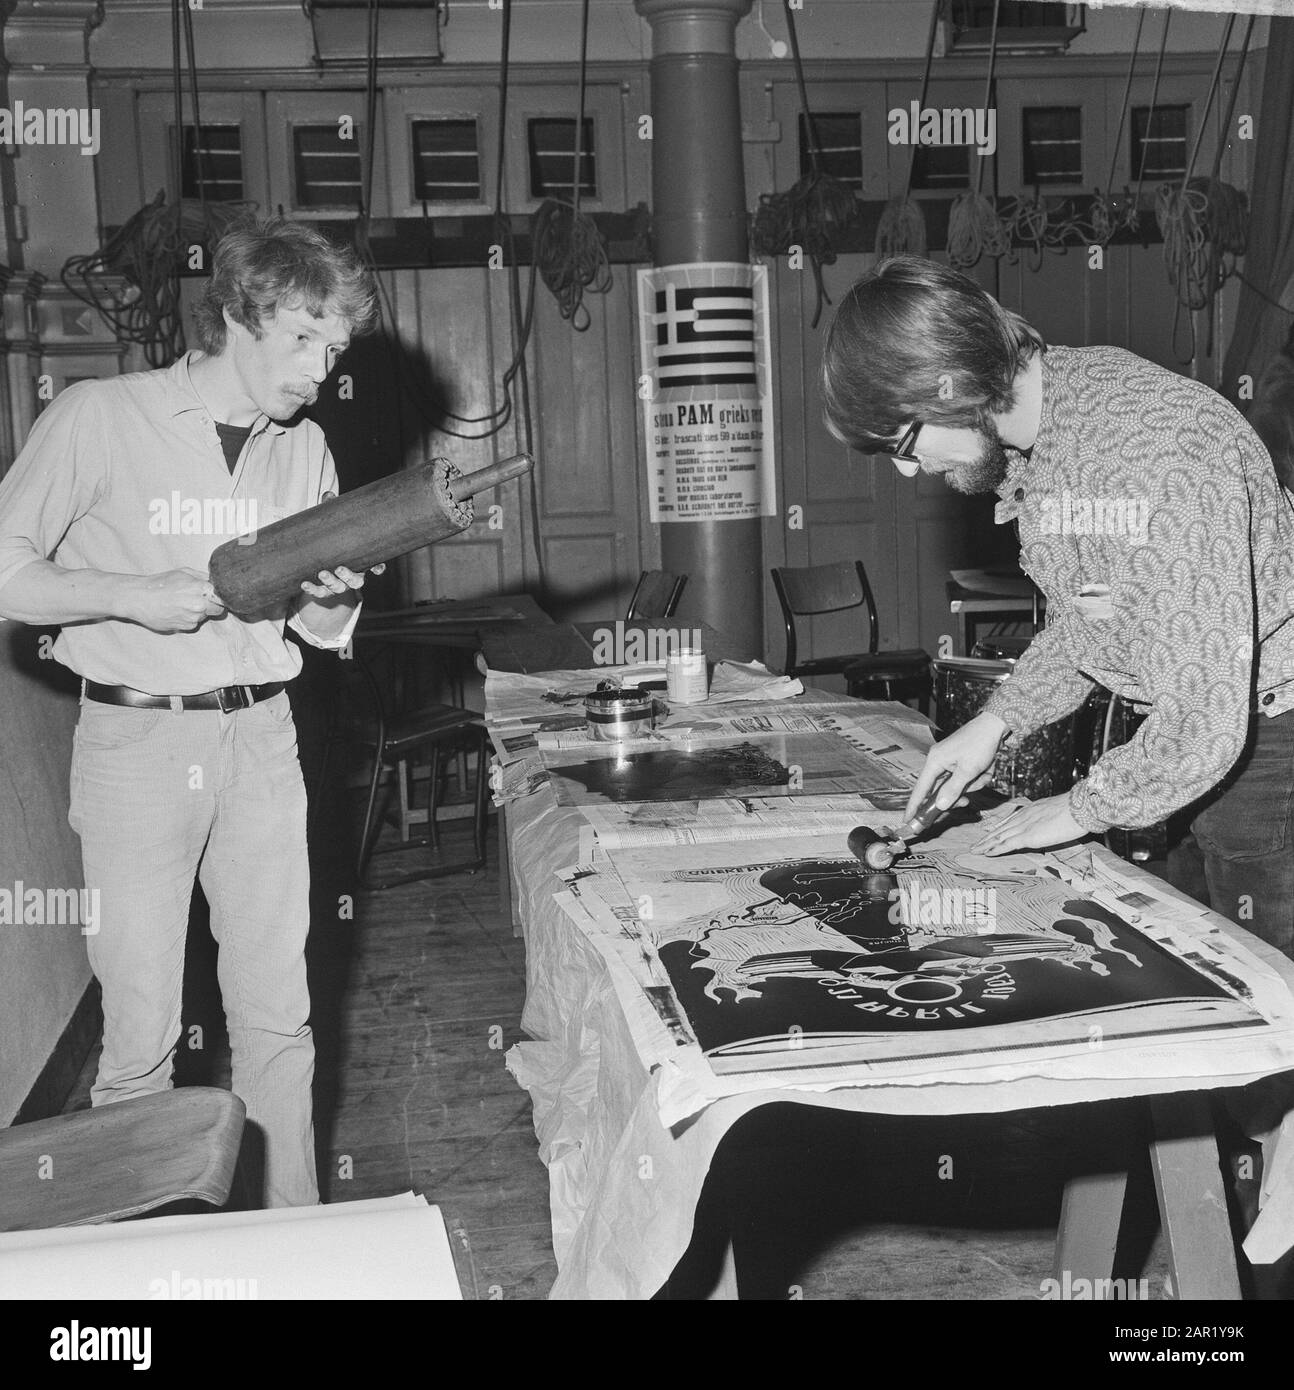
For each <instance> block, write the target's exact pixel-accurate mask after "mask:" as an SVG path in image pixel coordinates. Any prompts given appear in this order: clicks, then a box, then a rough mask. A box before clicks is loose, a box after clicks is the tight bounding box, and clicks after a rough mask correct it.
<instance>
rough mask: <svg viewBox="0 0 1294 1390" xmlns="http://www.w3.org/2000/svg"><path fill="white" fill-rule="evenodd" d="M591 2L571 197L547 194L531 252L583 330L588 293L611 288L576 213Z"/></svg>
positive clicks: (595, 241)
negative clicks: (548, 195) (567, 199)
mask: <svg viewBox="0 0 1294 1390" xmlns="http://www.w3.org/2000/svg"><path fill="white" fill-rule="evenodd" d="M588 53H589V0H584V4H583V8H582V11H581V19H580V87H579V114H578V115H577V116H576V118H575V162H574V170H573V172H572V174H571V201H570V202H569V203H567V202H565V201H563V200H561V199H558V198H545V199H544V201H543V202H542V203H540V205H539V207H538V209H537V210H536V211H535V214H534V216H533V217H532V218H531V219H530V240H531V250H530V254H531V257H532V260H533V262H534V264H535V265H536V266H538V267H539V274H540V276H541V277H542V279H543V282H544V284H545V285H547V286H548V288H549V290H551V291H552V293H553V296H554V298H555V299H556V300H557V310H558V312H559V313H560V314H561V316H562V317H563V318H564V319H569V320H570V322H571V327H572V328H573V329H575V331H576V332H577V333H583V332H584V330H585V329H587V328H588V326H589V324H590V323H591V322H592V319H591V318H590V317H589V311H588V309H587V308H586V307H585V305H584V295H585V292H586V291H589V290H592V292H593V293H594V294H606V293H607V291H608V290H609V289H610V288H611V264H610V262H609V261H608V259H607V246H606V241H605V240H604V238H603V236H602V233H601V232H600V231H599V230H598V225H597V223H596V222H595V221H594V220H593V219H592V218H591V217H590V216H588V214H587V213H582V212H581V211H580V194H581V192H582V186H583V182H584V179H583V170H582V168H581V166H582V164H583V162H584V103H585V95H586V92H587V87H588Z"/></svg>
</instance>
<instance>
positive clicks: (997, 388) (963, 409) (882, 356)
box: [822, 256, 1046, 452]
mask: <svg viewBox="0 0 1294 1390" xmlns="http://www.w3.org/2000/svg"><path fill="white" fill-rule="evenodd" d="M1045 349H1046V345H1045V344H1044V342H1043V340H1042V337H1041V335H1040V334H1039V333H1038V332H1037V331H1036V330H1035V329H1033V328H1031V327H1030V326H1029V325H1028V324H1027V323H1026V322H1025V321H1024V320H1023V319H1022V318H1021V317H1020V316H1019V314H1014V313H1012V312H1011V311H1010V310H1009V309H1004V308H1002V306H1001V305H1000V304H999V303H998V302H997V301H996V300H995V299H993V298H992V296H990V295H988V294H986V293H985V292H984V291H983V290H982V289H980V287H979V286H978V285H977V284H976V283H975V282H974V281H973V280H970V279H968V278H967V277H966V276H965V275H962V274H961V273H960V272H959V271H956V270H952V269H950V268H949V267H948V266H944V265H939V264H938V263H936V262H935V261H928V260H925V259H923V258H922V257H920V256H894V257H892V258H891V259H889V260H887V261H883V262H882V263H881V264H880V265H878V266H877V267H876V268H875V269H874V270H872V271H870V272H869V273H868V274H867V275H864V276H863V277H862V279H860V280H859V281H857V283H856V284H855V285H854V286H853V288H852V289H851V290H850V291H849V293H848V294H847V295H846V296H845V299H844V301H843V303H842V304H841V306H840V308H839V309H838V310H837V312H836V316H835V318H834V320H833V321H832V324H831V327H830V329H829V330H828V331H827V340H826V343H825V345H824V347H823V352H822V396H823V401H824V404H825V406H826V421H827V428H828V429H829V430H830V431H831V432H832V434H834V435H835V436H836V438H837V439H839V440H841V441H842V442H843V443H845V444H849V445H851V446H852V447H854V448H856V449H861V450H862V451H863V452H867V451H868V450H869V449H875V448H877V447H878V446H880V445H882V444H885V443H887V442H889V441H890V440H892V439H893V437H894V435H896V434H897V433H899V432H900V431H901V430H902V429H904V428H905V427H906V426H907V425H908V424H910V423H911V422H912V421H913V420H921V421H924V422H926V423H929V424H934V425H950V426H962V427H971V428H982V427H983V426H984V425H985V424H986V423H987V421H988V417H989V416H990V415H991V414H993V413H994V412H999V411H1002V410H1005V409H1008V408H1009V407H1010V406H1011V404H1012V400H1013V396H1014V383H1015V379H1016V376H1017V375H1018V373H1019V372H1020V369H1021V368H1022V367H1023V366H1024V364H1025V363H1026V362H1028V361H1029V360H1030V358H1032V357H1033V356H1034V354H1035V353H1038V352H1041V351H1045Z"/></svg>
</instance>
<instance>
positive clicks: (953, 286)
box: [822, 257, 1294, 955]
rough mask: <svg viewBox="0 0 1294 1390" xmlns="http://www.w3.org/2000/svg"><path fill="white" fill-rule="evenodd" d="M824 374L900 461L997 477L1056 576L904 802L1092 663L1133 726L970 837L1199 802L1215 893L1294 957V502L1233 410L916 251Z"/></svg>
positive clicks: (861, 308) (842, 424) (861, 312)
mask: <svg viewBox="0 0 1294 1390" xmlns="http://www.w3.org/2000/svg"><path fill="white" fill-rule="evenodd" d="M822 381H823V392H824V398H825V403H826V415H827V423H828V426H829V428H830V429H831V430H832V433H833V434H835V435H836V436H837V438H839V439H841V440H842V441H844V442H845V443H847V444H850V445H852V446H853V447H855V448H858V449H860V450H862V451H864V452H868V453H879V454H887V455H889V456H890V457H891V458H892V459H893V460H894V462H895V464H896V466H897V467H898V468H899V469H900V471H902V472H903V473H904V474H906V475H907V476H909V477H912V476H915V475H916V473H917V472H918V471H921V472H925V473H932V474H942V476H943V477H944V480H945V481H946V482H947V483H948V484H949V485H950V486H951V487H954V488H956V489H958V490H959V491H961V492H967V493H976V492H995V493H996V494H997V496H998V498H999V502H998V506H997V511H996V518H995V519H996V520H997V522H998V523H999V524H1003V523H1006V522H1010V521H1015V522H1017V523H1018V526H1019V532H1020V546H1021V563H1022V565H1023V566H1024V568H1025V570H1026V571H1027V572H1028V573H1029V574H1030V575H1032V577H1033V579H1034V580H1035V582H1036V583H1037V584H1038V586H1039V588H1041V589H1042V591H1043V592H1044V593H1045V594H1046V596H1047V604H1048V607H1047V619H1048V622H1047V627H1046V629H1045V630H1044V631H1043V632H1042V633H1040V634H1039V635H1038V636H1037V637H1036V638H1035V639H1034V641H1033V642H1032V643H1031V644H1030V646H1029V648H1028V650H1027V651H1026V652H1025V653H1024V655H1023V656H1022V657H1021V659H1020V661H1019V662H1018V663H1017V665H1016V668H1015V671H1014V673H1013V675H1012V676H1011V678H1010V679H1009V680H1007V681H1005V682H1004V683H1003V684H1002V685H1001V686H1000V687H999V688H998V690H997V691H996V692H995V693H994V694H993V696H992V697H991V698H990V699H989V701H988V703H987V704H986V705H985V707H984V709H983V711H982V712H981V713H980V714H979V715H978V716H976V718H974V719H972V720H971V721H970V722H969V723H967V724H965V725H963V726H962V727H961V728H960V729H958V730H956V732H954V733H953V734H951V735H950V736H949V737H948V738H946V739H944V740H943V741H942V742H940V743H937V744H935V746H934V748H933V749H932V750H931V752H930V755H929V758H928V759H927V762H926V765H925V768H924V769H923V771H922V774H921V776H920V778H919V779H918V782H917V785H916V788H915V789H914V791H913V793H912V798H911V801H910V802H909V805H908V808H907V811H908V814H909V815H910V814H912V812H913V811H914V810H915V807H916V805H917V803H918V802H919V801H920V799H921V797H922V796H923V795H924V794H925V792H926V790H927V788H928V787H929V786H930V785H931V783H932V782H933V781H934V779H935V777H936V776H937V775H938V774H939V773H940V772H941V771H943V770H945V769H947V770H948V771H950V772H951V774H952V775H951V776H950V778H949V780H948V782H947V784H946V785H945V786H944V788H943V790H942V791H941V792H940V794H939V798H938V800H939V804H940V805H941V806H943V807H948V806H951V805H953V804H954V802H955V801H956V800H957V799H958V798H959V797H960V796H961V794H962V793H963V792H964V791H966V790H967V789H970V788H973V787H975V786H978V785H980V784H981V783H983V782H984V781H985V780H987V773H988V770H989V769H990V767H991V765H992V763H993V760H994V758H995V757H996V756H997V752H998V749H999V747H1000V746H1001V744H1002V742H1003V740H1004V739H1006V738H1007V737H1008V736H1010V737H1013V738H1016V739H1019V738H1022V737H1024V736H1026V735H1028V734H1029V733H1031V732H1033V731H1034V730H1035V729H1038V728H1040V727H1041V726H1042V725H1044V724H1047V723H1050V722H1051V721H1052V720H1055V719H1059V718H1061V717H1063V716H1064V715H1067V714H1069V713H1071V712H1072V711H1073V710H1075V709H1076V708H1077V707H1078V706H1079V705H1080V704H1081V703H1082V701H1083V700H1084V699H1085V698H1086V696H1087V694H1088V693H1089V692H1090V691H1091V690H1092V688H1093V685H1094V683H1095V682H1099V683H1100V684H1101V685H1103V686H1105V687H1107V688H1108V689H1110V690H1113V691H1114V692H1116V693H1117V694H1119V695H1121V696H1124V697H1125V698H1127V699H1130V700H1134V701H1138V702H1140V703H1142V704H1145V705H1148V706H1149V707H1150V712H1149V715H1148V717H1147V718H1146V720H1145V722H1144V723H1143V724H1142V726H1141V728H1140V729H1139V730H1138V732H1137V733H1136V735H1135V736H1134V737H1133V738H1132V739H1131V741H1130V742H1128V743H1127V744H1125V745H1123V746H1122V747H1119V748H1114V749H1111V750H1110V751H1109V752H1107V753H1106V755H1105V756H1104V757H1103V758H1101V759H1100V760H1099V761H1098V762H1097V763H1096V764H1095V765H1094V766H1093V768H1092V769H1091V771H1090V772H1089V774H1088V775H1087V776H1086V777H1085V778H1083V779H1082V780H1081V781H1080V782H1079V783H1077V785H1076V786H1075V787H1074V788H1073V790H1072V791H1069V792H1066V793H1064V794H1062V795H1059V796H1052V797H1045V798H1042V799H1040V800H1038V801H1035V802H1033V803H1032V804H1031V805H1029V806H1028V807H1026V808H1025V809H1024V810H1022V811H1021V812H1019V813H1018V814H1016V815H1015V816H1013V817H1011V818H1009V819H1008V820H1007V821H1004V822H1001V823H1000V824H999V828H996V829H994V830H993V831H991V832H990V833H989V834H988V835H987V836H986V837H985V839H984V840H983V841H982V842H981V844H980V845H979V846H977V847H976V848H978V849H981V850H982V851H983V852H986V853H989V854H1002V853H1009V852H1011V851H1013V850H1022V849H1045V848H1048V847H1051V846H1055V845H1061V844H1066V843H1069V842H1071V841H1073V840H1076V839H1081V838H1082V837H1083V836H1085V835H1090V834H1098V833H1102V832H1104V831H1105V830H1107V829H1109V828H1110V827H1112V826H1129V827H1134V826H1144V825H1152V824H1154V823H1156V822H1158V821H1161V820H1164V819H1166V818H1167V817H1168V815H1169V814H1170V813H1172V812H1174V811H1177V810H1179V809H1181V808H1184V807H1190V808H1191V809H1192V812H1193V814H1194V820H1193V826H1192V828H1193V829H1194V831H1195V835H1196V838H1197V840H1198V841H1199V843H1200V845H1201V848H1202V850H1203V853H1204V859H1205V872H1206V877H1207V880H1208V887H1209V896H1210V901H1211V904H1212V906H1213V908H1214V909H1215V910H1216V911H1218V912H1220V913H1222V914H1223V915H1225V916H1227V917H1230V918H1231V919H1232V920H1234V921H1237V922H1241V923H1243V924H1244V925H1245V926H1246V927H1248V928H1249V929H1250V930H1252V931H1255V932H1257V933H1258V934H1259V935H1261V936H1263V937H1264V938H1265V939H1266V940H1268V941H1270V942H1271V943H1272V944H1273V945H1275V946H1277V947H1279V948H1280V949H1281V950H1283V951H1285V952H1286V954H1290V955H1294V621H1291V619H1294V510H1292V509H1291V502H1290V498H1289V496H1288V495H1287V494H1286V493H1285V491H1284V490H1283V489H1282V488H1281V486H1280V484H1279V483H1278V481H1277V477H1276V473H1275V471H1274V469H1273V467H1272V462H1271V459H1270V457H1269V456H1268V454H1267V452H1266V450H1265V449H1264V448H1263V445H1262V442H1261V441H1260V440H1259V438H1258V436H1257V435H1256V434H1255V433H1254V432H1253V430H1251V429H1250V427H1249V426H1248V425H1247V424H1246V423H1245V421H1244V419H1243V417H1242V416H1241V415H1240V414H1239V413H1238V412H1237V411H1236V410H1234V409H1233V408H1232V407H1231V406H1230V405H1229V404H1228V403H1227V402H1226V401H1225V400H1223V399H1222V398H1221V397H1220V396H1218V395H1217V394H1216V393H1215V392H1213V391H1211V390H1209V389H1208V388H1207V387H1206V386H1203V385H1201V384H1200V383H1198V382H1195V381H1191V380H1188V379H1187V378H1184V377H1182V376H1179V375H1177V374H1176V373H1174V372H1170V371H1168V370H1166V369H1165V368H1162V367H1159V366H1156V365H1154V364H1153V363H1150V362H1147V361H1144V360H1143V359H1141V358H1139V357H1136V356H1134V355H1133V354H1132V353H1129V352H1126V351H1124V350H1123V349H1121V348H1114V347H1085V348H1067V347H1052V348H1048V347H1046V345H1045V344H1044V343H1043V341H1042V338H1041V336H1040V335H1039V334H1038V333H1037V332H1036V331H1035V330H1034V329H1033V328H1031V327H1030V326H1029V325H1028V324H1027V323H1025V321H1024V320H1023V319H1021V318H1020V317H1019V316H1018V315H1017V314H1014V313H1011V312H1010V311H1008V310H1006V309H1003V308H1002V306H1001V305H999V304H998V303H997V302H996V301H995V300H994V299H992V298H991V297H990V296H989V295H988V294H986V293H985V292H984V291H983V290H982V289H980V288H979V286H978V285H976V284H975V283H974V281H972V280H970V279H968V278H967V277H966V276H964V275H961V274H959V273H958V272H956V271H954V270H951V269H949V268H947V267H945V266H941V265H937V264H935V263H933V262H931V261H926V260H922V259H919V258H916V257H897V258H894V259H892V260H889V261H887V262H884V263H883V264H881V265H879V266H878V267H877V268H876V269H875V270H874V271H872V272H871V273H870V274H868V275H865V276H864V277H863V278H862V279H861V280H860V281H858V283H857V284H856V285H854V287H853V288H852V290H851V291H850V293H849V295H848V296H847V297H846V299H845V300H844V302H843V303H842V305H841V307H840V310H839V311H838V313H837V315H836V317H835V320H834V322H833V323H832V325H831V328H830V331H829V333H828V336H827V341H826V345H825V347H824V351H823V366H822ZM1133 518H1135V520H1136V525H1135V526H1133V525H1131V524H1129V521H1130V519H1133Z"/></svg>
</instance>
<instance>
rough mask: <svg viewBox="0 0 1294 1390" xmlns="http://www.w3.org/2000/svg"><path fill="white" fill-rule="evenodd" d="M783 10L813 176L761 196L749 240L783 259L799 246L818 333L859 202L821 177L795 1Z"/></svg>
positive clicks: (834, 181) (763, 251)
mask: <svg viewBox="0 0 1294 1390" xmlns="http://www.w3.org/2000/svg"><path fill="white" fill-rule="evenodd" d="M782 5H783V9H784V10H785V13H786V29H787V33H788V35H789V36H790V40H791V57H792V58H793V60H794V62H795V79H796V82H797V84H798V86H799V89H800V109H801V111H802V112H803V113H804V123H805V127H806V129H807V132H808V136H809V172H808V173H807V174H805V175H804V177H803V178H801V179H798V180H797V181H796V182H795V183H793V184H792V185H791V187H790V188H789V189H787V191H786V192H785V193H761V194H760V196H759V206H758V207H757V208H756V209H755V215H754V218H753V220H752V223H751V230H750V241H751V246H752V248H753V249H754V251H755V253H756V254H757V255H760V256H782V255H785V254H786V253H787V252H788V251H790V249H791V248H792V247H793V246H798V247H800V249H801V251H802V252H803V253H804V255H806V256H807V257H808V258H809V264H810V266H811V267H812V269H813V283H814V289H815V292H816V296H817V297H816V300H815V303H814V309H813V319H812V322H811V323H810V327H812V328H816V327H817V326H818V320H819V319H820V318H821V317H822V306H823V304H824V303H826V304H830V303H831V297H830V296H829V295H828V294H827V290H826V286H825V285H824V284H823V280H822V267H823V266H824V265H832V264H833V263H834V262H835V259H836V250H837V248H838V247H839V246H840V244H841V241H842V239H843V237H844V234H845V232H846V231H847V230H848V229H849V228H851V227H853V226H854V225H855V223H856V222H857V220H858V201H857V199H856V198H855V197H854V194H853V190H852V189H851V188H850V187H849V186H848V185H847V184H845V183H842V182H841V180H840V179H837V178H833V177H832V175H830V174H824V173H823V172H822V145H821V143H820V141H819V139H818V128H817V125H816V123H815V122H814V119H813V112H812V111H810V109H809V97H808V91H807V88H806V87H805V83H804V65H803V63H802V62H801V61H800V40H799V35H798V34H797V33H796V28H795V16H794V14H792V12H791V4H790V0H782Z"/></svg>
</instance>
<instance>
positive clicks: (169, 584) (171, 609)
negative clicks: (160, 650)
mask: <svg viewBox="0 0 1294 1390" xmlns="http://www.w3.org/2000/svg"><path fill="white" fill-rule="evenodd" d="M224 611H225V605H224V604H223V603H221V602H220V600H219V599H218V598H217V597H216V591H215V590H214V589H213V588H212V587H211V583H210V581H209V580H208V579H207V576H206V575H205V574H203V573H201V571H199V570H191V569H178V570H166V571H164V572H163V573H162V574H142V575H139V576H137V577H135V578H133V579H132V580H130V581H129V583H128V584H126V585H124V586H123V595H122V603H121V612H120V616H121V617H123V618H125V619H127V620H128V621H129V622H132V623H138V624H139V625H140V626H141V627H146V628H149V629H151V630H152V631H153V632H195V631H196V630H197V629H198V628H200V627H201V626H202V624H203V623H205V622H206V621H207V619H208V618H218V617H219V616H220V615H221V614H222V613H223V612H224Z"/></svg>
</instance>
